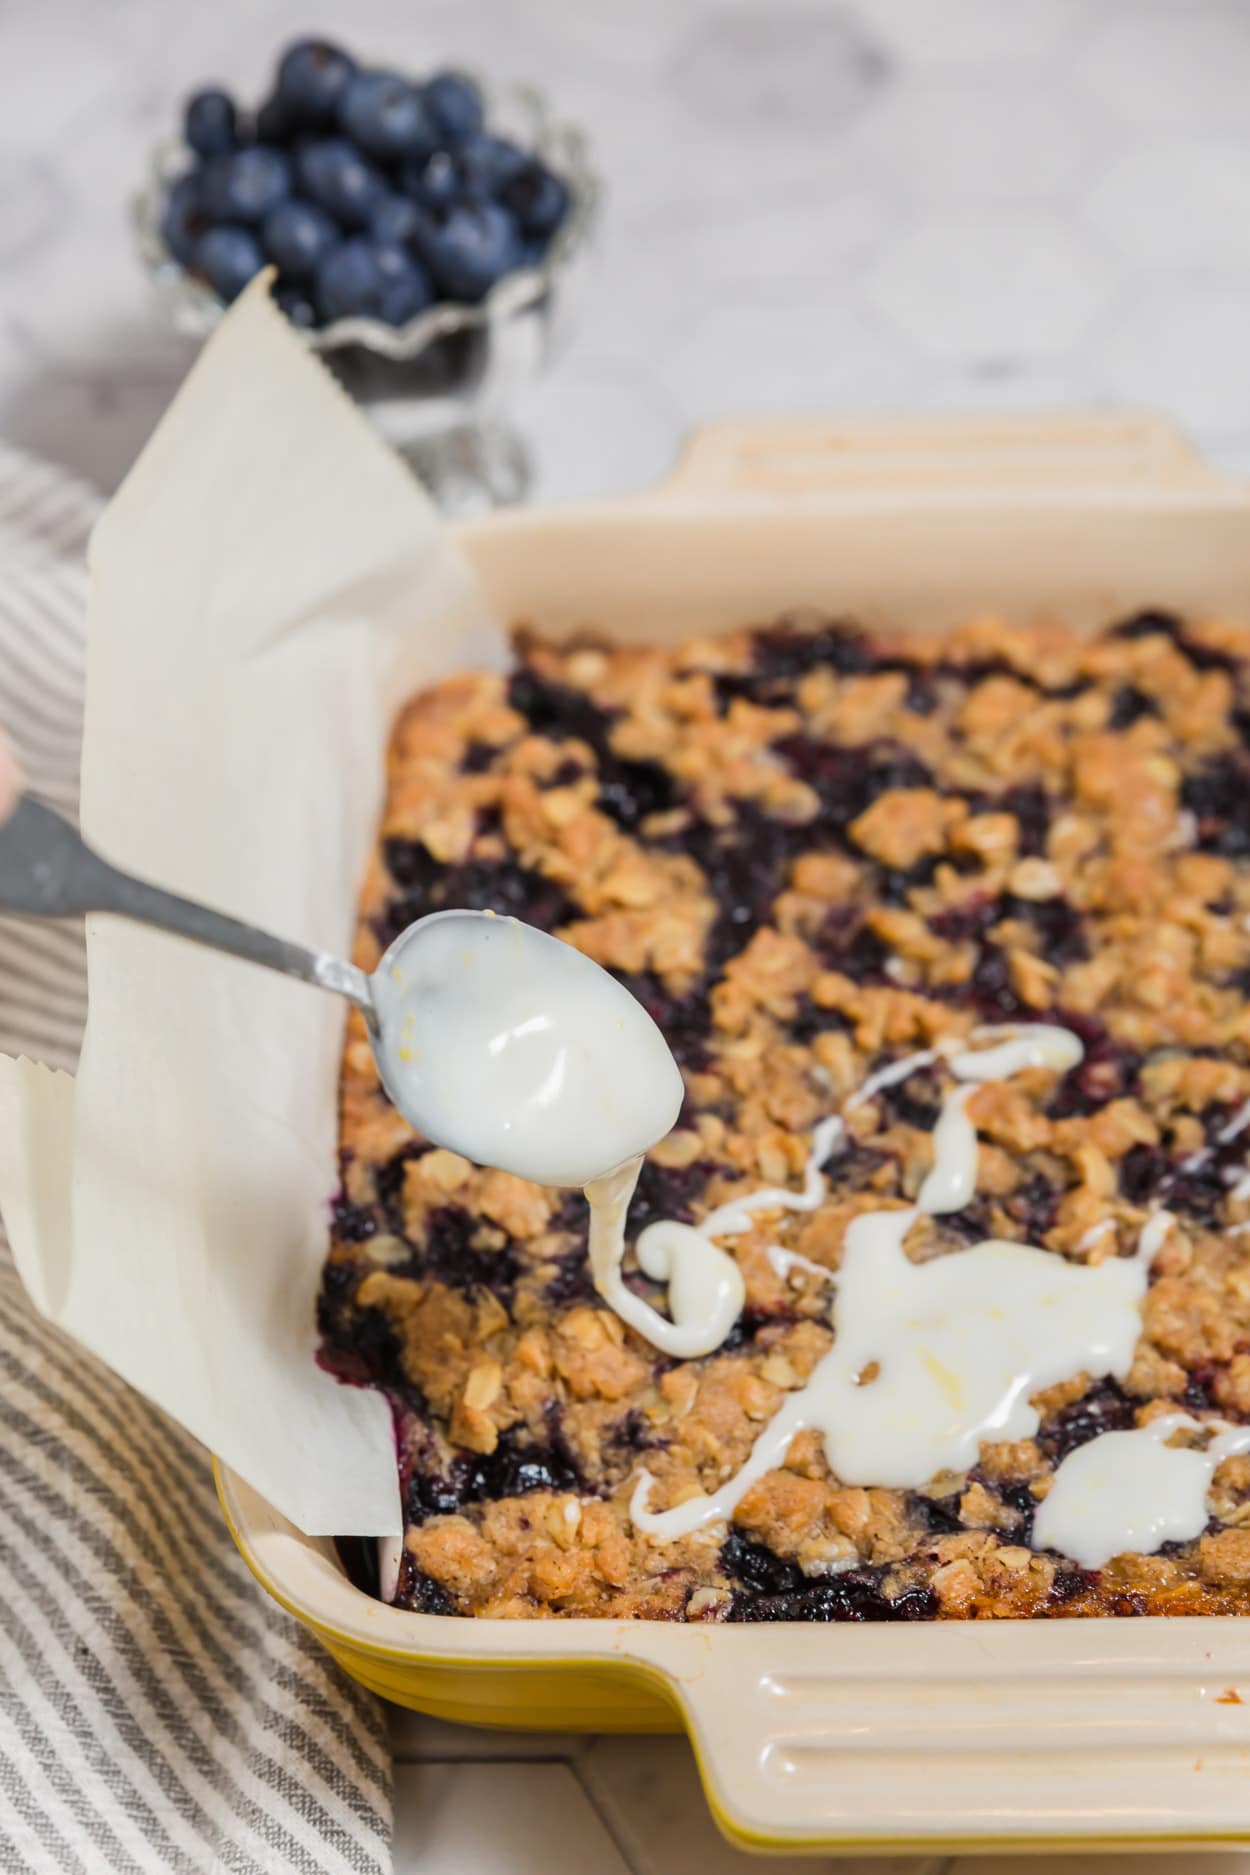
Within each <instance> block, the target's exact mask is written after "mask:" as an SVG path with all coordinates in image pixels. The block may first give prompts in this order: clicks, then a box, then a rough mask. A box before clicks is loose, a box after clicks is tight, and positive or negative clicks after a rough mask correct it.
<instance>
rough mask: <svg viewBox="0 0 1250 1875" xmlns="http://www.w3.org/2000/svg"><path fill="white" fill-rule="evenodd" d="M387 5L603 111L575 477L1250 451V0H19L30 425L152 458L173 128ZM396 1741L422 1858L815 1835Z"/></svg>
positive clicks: (4, 145)
mask: <svg viewBox="0 0 1250 1875" xmlns="http://www.w3.org/2000/svg"><path fill="white" fill-rule="evenodd" d="M349 19H350V22H351V27H350V37H351V39H352V41H353V43H354V44H355V45H356V46H357V47H358V48H359V49H362V50H364V51H374V52H376V53H378V54H379V55H382V56H386V57H387V58H389V59H390V60H392V61H393V62H395V63H397V64H403V63H410V64H412V65H413V66H418V67H419V66H421V65H422V64H423V63H426V62H429V61H434V60H442V59H450V60H453V61H454V60H456V59H461V60H464V61H465V62H467V63H471V64H473V65H475V66H479V67H481V68H482V69H484V70H489V71H492V72H495V73H497V74H498V75H500V76H502V77H518V78H523V77H527V76H533V77H537V78H538V79H539V80H540V81H541V82H543V83H544V84H545V85H546V86H547V87H548V89H549V90H550V91H551V92H552V94H553V95H554V96H555V98H556V99H557V101H558V102H559V103H560V105H561V106H562V107H563V109H564V110H565V111H566V112H567V113H568V114H569V115H571V116H575V117H577V118H579V119H580V120H582V121H583V122H584V123H586V124H587V125H589V126H591V127H592V129H593V132H594V137H595V144H596V149H597V153H598V157H599V160H600V163H601V166H602V168H603V169H604V171H605V173H606V175H607V177H608V180H609V186H610V200H609V204H608V209H607V216H606V221H605V228H604V235H603V239H602V242H601V247H600V253H599V259H598V266H597V270H596V274H595V278H594V280H593V281H592V283H591V286H590V289H589V292H588V294H587V296H586V300H585V303H584V305H583V307H582V311H581V318H580V325H579V327H578V329H577V332H576V334H575V336H574V338H573V341H572V343H571V345H570V347H569V349H568V350H567V352H566V354H565V356H564V357H563V358H562V359H561V360H560V362H559V363H558V366H557V367H556V369H555V370H554V371H553V373H552V374H551V376H550V377H549V378H548V379H546V380H545V381H544V382H543V383H542V384H541V385H539V386H536V387H535V388H534V389H532V390H531V391H530V392H528V393H527V394H526V396H525V398H524V400H523V403H522V407H521V409H520V411H519V413H518V414H519V416H520V419H521V421H522V423H523V425H524V427H525V430H526V432H527V433H528V435H529V438H530V440H531V442H532V445H533V449H534V452H535V456H536V459H537V464H538V484H537V493H538V494H539V496H540V497H542V498H544V499H549V500H566V499H570V498H575V497H577V496H580V495H591V494H599V493H606V492H611V491H615V490H618V489H626V488H631V487H635V486H637V485H638V484H640V483H643V482H646V481H648V480H650V479H652V478H654V477H656V476H658V475H660V474H662V473H663V472H664V470H665V469H666V468H667V467H668V466H669V464H670V462H671V460H672V458H673V455H674V453H675V451H676V449H677V447H678V445H679V443H680V440H681V438H682V436H683V435H684V433H685V432H686V431H687V430H688V429H689V428H690V427H692V426H693V425H696V424H698V423H700V422H703V421H706V420H708V419H710V418H721V417H726V416H734V415H741V416H758V415H764V414H767V415H798V414H833V415H850V414H856V413H863V412H889V411H903V410H907V411H914V410H920V409H924V410H940V409H964V410H966V409H1014V410H1020V409H1028V408H1034V407H1055V406H1073V405H1090V404H1094V405H1108V404H1122V403H1138V404H1146V405H1150V406H1154V407H1157V408H1160V409H1162V410H1164V411H1167V412H1169V413H1170V414H1171V415H1172V416H1173V417H1174V418H1175V420H1176V421H1177V422H1178V423H1179V424H1180V425H1182V426H1183V427H1184V428H1185V429H1186V430H1187V431H1188V432H1189V434H1190V435H1191V436H1192V437H1193V438H1194V440H1195V441H1196V442H1198V443H1199V444H1200V446H1201V447H1202V448H1203V449H1204V450H1205V451H1206V452H1207V453H1208V454H1209V455H1210V457H1211V458H1212V460H1214V461H1215V462H1217V463H1219V464H1221V465H1222V466H1224V467H1225V468H1226V469H1228V470H1229V471H1230V472H1233V473H1243V474H1250V370H1248V369H1247V350H1248V347H1250V340H1248V336H1247V335H1248V334H1250V115H1248V114H1247V105H1246V96H1247V86H1246V73H1247V70H1248V69H1250V6H1248V5H1246V4H1245V3H1244V0H1183V4H1182V0H1083V3H1082V0H841V3H838V0H834V3H833V4H829V3H827V0H773V3H772V4H768V3H767V0H719V3H718V0H601V3H600V4H588V3H587V0H475V3H474V4H473V5H471V6H468V5H465V4H464V3H463V0H423V4H422V5H421V6H420V7H401V6H400V5H398V4H397V3H396V0H392V3H391V4H386V0H353V4H352V6H351V7H350V8H349V7H346V6H344V5H341V4H340V5H338V6H336V5H334V4H331V3H330V0H303V3H302V4H297V3H296V0H215V4H213V5H211V6H196V7H177V8H175V7H173V6H172V5H170V4H168V0H166V4H161V0H9V4H8V5H6V6H5V7H4V8H3V9H2V10H0V70H2V71H3V72H4V73H5V74H6V82H5V109H4V113H3V117H2V118H0V434H3V435H4V436H5V437H6V438H8V439H9V440H11V441H13V442H17V443H19V444H23V445H25V446H26V447H28V448H30V449H32V450H36V451H39V452H41V453H43V454H45V455H47V456H49V457H51V458H53V459H55V460H57V461H60V462H63V463H65V464H68V465H69V466H71V467H73V468H74V469H76V470H77V471H79V472H80V473H82V474H84V475H86V476H88V477H90V478H91V479H92V480H94V481H95V482H97V483H98V484H99V485H100V486H101V487H102V488H105V489H110V488H112V487H114V486H115V485H116V483H117V482H118V480H119V478H120V477H121V476H122V474H123V473H124V472H125V470H126V467H127V466H128V464H129V463H130V462H131V460H132V459H133V457H134V455H135V453H136V452H137V450H138V448H139V447H140V445H141V444H142V442H143V440H144V438H145V437H146V436H147V434H148V433H149V431H150V430H151V428H152V426H153V424H154V423H155V422H156V420H157V418H158V417H159V415H160V413H161V411H162V409H163V408H164V406H165V404H166V402H167V401H168V399H169V396H170V394H171V393H172V391H173V390H174V388H175V387H176V385H177V383H178V382H179V379H180V378H181V376H182V374H183V372H184V371H185V369H186V366H187V363H188V359H189V354H188V352H187V350H186V348H185V346H184V344H183V343H182V341H180V340H178V339H176V338H175V337H174V336H173V335H172V334H171V333H169V332H168V331H167V330H166V328H165V327H164V325H163V324H162V322H161V319H160V316H159V315H158V312H157V310H156V309H155V307H154V306H153V304H152V301H151V299H150V296H149V291H148V288H147V285H146V283H145V281H144V280H143V279H142V278H141V276H140V274H139V272H138V269H137V267H136V265H135V263H134V260H133V257H132V254H131V252H130V248H129V244H128V234H127V225H126V202H127V198H128V195H129V193H130V192H131V191H132V190H133V188H134V187H135V185H136V182H137V180H138V177H139V174H140V171H141V167H142V164H143V162H144V158H145V154H146V152H147V150H148V149H149V148H150V146H151V145H152V143H153V142H154V141H155V139H156V138H157V137H158V136H159V135H160V134H162V133H163V132H164V131H165V130H166V129H167V128H168V127H169V125H170V122H171V113H172V111H173V108H174V104H175V101H176V100H177V98H178V97H179V96H180V94H181V93H183V92H184V91H185V90H186V88H187V87H188V86H189V85H191V84H192V83H194V82H196V81H198V80H200V79H203V78H207V77H210V76H218V77H221V78H224V79H227V80H229V81H231V82H232V83H234V84H236V85H237V86H238V87H239V88H240V89H241V90H242V91H243V92H244V93H247V92H249V91H253V90H255V89H256V88H257V87H258V85H259V84H260V83H261V82H262V80H263V76H264V73H265V71H266V68H267V65H268V63H269V60H270V58H271V56H272V53H273V51H274V49H275V48H276V47H277V46H278V45H280V44H281V42H282V41H283V40H284V39H285V38H286V37H287V36H289V35H291V34H293V33H295V32H298V31H301V30H304V29H308V28H312V27H321V28H323V29H324V30H326V31H330V32H333V31H335V30H337V29H338V28H339V27H340V25H342V23H343V22H345V21H347V20H349ZM395 1737H396V1753H397V1761H398V1784H397V1788H398V1797H399V1803H398V1832H397V1866H398V1868H399V1869H400V1871H401V1875H402V1872H404V1871H418V1870H419V1871H421V1872H422V1875H441V1871H443V1870H444V1869H446V1870H448V1871H450V1870H452V1869H455V1870H457V1871H465V1872H466V1875H477V1871H487V1870H495V1869H502V1868H507V1869H509V1870H512V1871H515V1872H518V1875H524V1872H525V1871H529V1870H531V1869H532V1870H534V1871H535V1875H537V1871H539V1870H542V1871H551V1872H552V1875H576V1872H578V1871H582V1870H587V1871H597V1872H600V1875H618V1872H620V1871H631V1872H632V1875H678V1871H681V1875H685V1871H687V1870H688V1869H690V1868H692V1867H694V1866H698V1867H699V1868H700V1869H701V1870H702V1871H704V1875H722V1872H723V1875H729V1871H730V1870H733V1869H737V1868H739V1867H741V1868H742V1870H743V1871H744V1875H747V1871H748V1870H749V1868H750V1867H751V1866H753V1867H754V1869H755V1870H757V1871H767V1870H768V1869H769V1868H770V1867H775V1866H780V1865H779V1864H778V1863H773V1862H770V1861H769V1860H767V1859H765V1860H763V1861H762V1862H761V1861H760V1860H758V1859H754V1858H753V1859H752V1863H751V1864H748V1862H747V1860H746V1858H744V1857H741V1856H739V1855H738V1854H737V1853H736V1852H735V1851H733V1850H731V1849H729V1848H728V1847H727V1846H725V1845H724V1844H723V1843H722V1842H721V1840H720V1838H719V1837H718V1836H717V1835H716V1833H715V1831H714V1829H713V1827H712V1825H711V1823H710V1821H709V1820H708V1816H707V1812H706V1809H705V1808H704V1806H703V1804H702V1802H701V1799H700V1796H699V1793H698V1787H697V1782H696V1778H695V1773H694V1769H693V1764H692V1760H691V1757H690V1753H689V1750H688V1748H687V1747H686V1746H685V1745H684V1744H683V1743H682V1742H681V1741H679V1740H674V1739H615V1740H609V1739H598V1740H576V1741H574V1740H559V1739H550V1738H546V1739H534V1738H528V1737H524V1736H516V1737H509V1736H507V1735H502V1736H491V1735H486V1734H478V1733H470V1732H462V1731H458V1730H456V1729H455V1728H452V1727H448V1726H443V1725H438V1724H435V1723H434V1722H432V1721H423V1720H418V1719H416V1718H414V1717H413V1716H412V1715H407V1714H399V1715H396V1732H395ZM826 1866H832V1865H826ZM1032 1866H1033V1865H1032V1864H1030V1863H1028V1862H1027V1861H1026V1860H1025V1859H1022V1858H1006V1859H1004V1858H1001V1857H998V1858H990V1859H988V1860H986V1861H981V1862H978V1863H976V1864H970V1863H965V1862H964V1861H963V1860H962V1859H960V1858H955V1859H953V1860H951V1859H950V1858H937V1859H933V1858H930V1859H928V1860H927V1861H926V1860H909V1861H905V1862H899V1861H897V1860H894V1861H891V1860H889V1859H887V1860H885V1861H878V1862H873V1863H871V1864H869V1863H861V1862H859V1861H856V1860H854V1859H852V1860H851V1861H847V1862H842V1863H840V1864H838V1868H839V1869H840V1871H841V1875H850V1872H851V1871H862V1872H863V1875H867V1872H868V1870H869V1869H871V1870H872V1871H874V1872H875V1875H904V1871H906V1875H932V1872H933V1871H936V1870H939V1869H940V1870H942V1871H944V1872H945V1875H950V1872H951V1871H955V1870H958V1871H960V1875H966V1872H967V1871H970V1870H971V1869H972V1868H974V1867H975V1868H976V1869H977V1870H979V1871H980V1875H1009V1871H1010V1875H1022V1871H1024V1870H1025V1869H1026V1868H1029V1867H1032ZM1134 1866H1142V1862H1141V1858H1137V1857H1129V1858H1123V1857H1117V1858H1111V1859H1098V1860H1097V1861H1094V1860H1093V1859H1091V1858H1084V1857H1079V1856H1078V1857H1069V1858H1060V1859H1059V1860H1054V1861H1048V1862H1047V1863H1045V1864H1038V1865H1037V1869H1038V1871H1039V1875H1061V1871H1062V1875H1085V1872H1086V1871H1091V1875H1092V1871H1093V1870H1095V1869H1096V1870H1097V1871H1098V1875H1124V1872H1125V1871H1126V1870H1127V1869H1128V1868H1130V1867H1134ZM1191 1866H1192V1858H1190V1857H1185V1856H1166V1857H1163V1858H1160V1859H1152V1860H1151V1861H1150V1863H1149V1867H1150V1869H1151V1870H1152V1871H1154V1872H1155V1875H1179V1871H1180V1870H1181V1869H1186V1870H1188V1869H1189V1868H1190V1867H1191ZM1206 1866H1209V1867H1211V1868H1212V1869H1213V1870H1218V1871H1219V1872H1220V1875H1233V1872H1234V1871H1238V1875H1247V1872H1248V1871H1250V1856H1222V1857H1220V1856H1217V1857H1213V1858H1210V1859H1209V1861H1208V1862H1207V1863H1206Z"/></svg>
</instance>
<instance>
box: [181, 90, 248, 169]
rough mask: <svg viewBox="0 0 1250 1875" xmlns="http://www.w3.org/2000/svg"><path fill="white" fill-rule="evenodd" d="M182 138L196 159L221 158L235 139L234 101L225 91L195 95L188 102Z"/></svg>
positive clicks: (200, 92) (201, 92)
mask: <svg viewBox="0 0 1250 1875" xmlns="http://www.w3.org/2000/svg"><path fill="white" fill-rule="evenodd" d="M183 135H184V136H185V137H186V140H187V142H188V143H189V144H190V145H191V148H192V149H193V150H194V151H195V154H196V155H197V156H200V157H203V158H204V159H205V160H206V161H207V159H208V158H209V157H210V156H224V155H225V154H226V152H227V151H228V150H233V148H234V146H235V142H236V138H237V124H236V119H235V110H234V99H233V98H232V97H231V96H230V95H229V93H228V92H225V91H217V90H210V91H197V92H196V93H195V95H194V97H192V98H189V99H188V100H187V110H186V116H185V117H184V119H183Z"/></svg>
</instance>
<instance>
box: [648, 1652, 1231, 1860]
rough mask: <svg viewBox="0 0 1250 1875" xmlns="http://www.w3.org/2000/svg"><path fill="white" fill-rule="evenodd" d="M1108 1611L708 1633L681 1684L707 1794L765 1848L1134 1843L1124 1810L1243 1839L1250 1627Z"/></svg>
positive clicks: (1194, 1833) (1159, 1829) (1205, 1834)
mask: <svg viewBox="0 0 1250 1875" xmlns="http://www.w3.org/2000/svg"><path fill="white" fill-rule="evenodd" d="M1112 1625H1118V1624H1112V1623H1109V1622H1105V1621H1095V1622H1087V1621H1074V1622H1066V1623H1058V1624H1055V1626H1058V1627H1062V1628H1064V1629H1065V1630H1067V1631H1066V1632H1063V1633H1054V1632H1053V1631H1052V1633H1050V1634H1048V1635H1047V1637H1046V1643H1045V1648H1044V1649H1043V1647H1042V1646H1041V1645H1040V1644H1039V1643H1040V1641H1041V1637H1040V1636H1039V1634H1038V1632H1037V1624H1036V1623H1033V1622H1028V1621H1000V1622H991V1623H986V1624H984V1625H983V1624H981V1623H979V1622H977V1623H971V1622H962V1621H955V1622H938V1623H936V1624H933V1623H922V1624H920V1625H919V1626H915V1627H913V1626H912V1625H911V1624H907V1623H900V1624H894V1623H890V1624H884V1625H883V1624H882V1623H880V1622H874V1621H871V1620H869V1621H866V1622H864V1623H862V1624H859V1623H856V1624H850V1625H839V1626H838V1627H837V1628H836V1629H829V1628H826V1629H823V1630H821V1631H820V1632H818V1633H814V1632H813V1631H812V1629H811V1628H810V1627H805V1626H804V1625H803V1624H802V1623H793V1622H786V1623H782V1624H780V1625H779V1626H768V1627H763V1628H756V1629H755V1630H754V1634H752V1631H751V1629H750V1628H749V1627H746V1626H743V1627H733V1628H728V1629H720V1630H719V1631H717V1630H715V1629H712V1630H705V1631H704V1632H705V1635H706V1637H707V1642H708V1644H707V1645H706V1647H705V1649H704V1652H703V1657H702V1659H701V1661H700V1662H699V1664H698V1665H697V1666H696V1667H695V1669H694V1670H693V1671H691V1672H688V1673H686V1674H684V1675H682V1676H681V1678H680V1681H679V1695H680V1698H681V1703H682V1706H683V1708H684V1718H685V1722H686V1727H687V1730H688V1732H689V1734H690V1739H691V1743H692V1744H693V1746H694V1749H695V1754H696V1757H697V1759H698V1764H699V1771H700V1775H701V1777H702V1780H703V1785H704V1789H705V1791H706V1794H707V1798H708V1802H709V1804H710V1806H711V1808H712V1810H713V1812H714V1813H715V1815H716V1817H717V1820H718V1822H719V1823H720V1825H721V1827H722V1829H723V1830H725V1832H726V1834H728V1835H729V1836H730V1837H732V1838H733V1840H734V1841H736V1842H737V1843H739V1844H740V1845H741V1846H742V1847H744V1848H755V1849H761V1848H768V1849H771V1850H773V1851H774V1852H776V1851H778V1850H780V1849H782V1848H786V1849H791V1850H806V1851H809V1852H815V1851H818V1850H823V1851H824V1852H825V1853H826V1854H828V1853H831V1852H832V1851H834V1850H835V1849H836V1850H838V1851H840V1852H841V1853H843V1854H846V1853H847V1852H848V1851H849V1850H851V1849H853V1848H861V1849H867V1850H871V1851H874V1852H876V1853H882V1852H884V1851H886V1850H890V1851H893V1852H895V1853H903V1852H910V1853H911V1854H917V1853H919V1852H921V1851H930V1850H936V1849H938V1848H948V1849H949V1848H953V1847H956V1846H962V1847H964V1848H966V1849H969V1848H974V1847H976V1848H980V1849H982V1850H985V1849H988V1848H990V1847H993V1846H999V1847H1006V1846H1008V1845H1009V1844H1011V1843H1012V1841H1013V1840H1015V1841H1017V1842H1019V1841H1020V1840H1021V1839H1027V1843H1028V1846H1029V1847H1031V1848H1034V1849H1041V1848H1056V1847H1060V1846H1062V1845H1063V1844H1065V1843H1066V1842H1072V1843H1076V1842H1080V1843H1084V1844H1087V1845H1088V1846H1089V1847H1091V1848H1093V1847H1102V1848H1111V1847H1114V1846H1116V1844H1117V1842H1123V1843H1124V1845H1125V1846H1129V1844H1130V1843H1131V1841H1132V1839H1131V1838H1128V1837H1126V1836H1125V1834H1124V1829H1125V1822H1124V1819H1126V1818H1127V1817H1129V1816H1130V1814H1131V1813H1132V1811H1133V1809H1134V1807H1135V1806H1136V1807H1137V1808H1138V1809H1139V1810H1140V1813H1141V1819H1142V1827H1143V1828H1144V1827H1145V1826H1147V1823H1148V1821H1149V1826H1150V1828H1151V1832H1152V1833H1151V1840H1152V1841H1153V1840H1155V1835H1156V1834H1157V1837H1158V1840H1159V1843H1160V1845H1162V1843H1163V1842H1164V1841H1176V1842H1178V1843H1183V1842H1189V1841H1197V1840H1204V1839H1205V1840H1209V1841H1210V1842H1211V1843H1212V1844H1214V1843H1215V1842H1216V1841H1217V1840H1233V1839H1235V1840H1240V1841H1244V1840H1245V1823H1244V1814H1245V1813H1244V1808H1243V1809H1242V1810H1240V1811H1238V1809H1237V1804H1238V1796H1237V1791H1238V1787H1239V1786H1240V1787H1241V1788H1242V1789H1243V1790H1244V1767H1245V1763H1246V1753H1247V1751H1250V1731H1248V1728H1250V1716H1248V1715H1250V1705H1247V1704H1246V1703H1245V1701H1244V1700H1243V1698H1242V1695H1241V1693H1240V1692H1239V1691H1238V1685H1239V1684H1240V1685H1242V1686H1244V1684H1245V1680H1244V1678H1243V1675H1244V1672H1245V1668H1246V1667H1247V1665H1250V1635H1247V1634H1245V1633H1244V1632H1243V1630H1245V1629H1246V1627H1247V1626H1250V1624H1247V1623H1244V1622H1234V1621H1223V1620H1218V1619H1215V1620H1213V1619H1212V1618H1210V1617H1207V1618H1205V1619H1204V1620H1203V1621H1201V1622H1198V1623H1192V1622H1170V1623H1169V1622H1161V1621H1150V1622H1147V1623H1145V1624H1135V1626H1136V1627H1137V1629H1138V1635H1139V1637H1138V1638H1135V1641H1134V1644H1133V1646H1132V1647H1131V1648H1130V1647H1128V1646H1127V1645H1117V1644H1116V1643H1115V1642H1110V1641H1108V1640H1107V1638H1106V1635H1105V1633H1102V1632H1100V1630H1105V1629H1107V1628H1109V1627H1111V1626H1112ZM986 1629H988V1630H991V1631H988V1632H987V1631H985V1630H986ZM1177 1629H1180V1630H1186V1631H1183V1632H1179V1633H1177V1632H1175V1630H1177ZM1082 1630H1084V1632H1082ZM1160 1630H1163V1632H1162V1633H1160ZM1194 1630H1205V1632H1202V1631H1198V1632H1195V1631H1194ZM1147 1634H1148V1639H1147V1638H1145V1636H1146V1635H1147ZM1195 1773H1203V1774H1204V1775H1201V1776H1196V1775H1195ZM1143 1780H1148V1781H1149V1793H1150V1794H1149V1805H1148V1806H1147V1802H1146V1799H1145V1797H1144V1796H1143V1791H1144V1789H1145V1783H1144V1782H1143ZM1240 1801H1241V1803H1242V1804H1243V1805H1244V1795H1243V1796H1242V1798H1241V1799H1240ZM1220 1832H1227V1836H1221V1835H1220Z"/></svg>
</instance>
